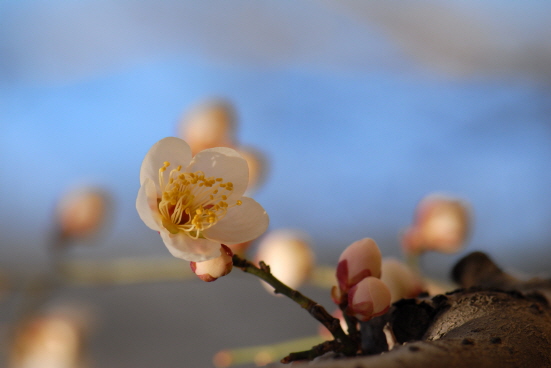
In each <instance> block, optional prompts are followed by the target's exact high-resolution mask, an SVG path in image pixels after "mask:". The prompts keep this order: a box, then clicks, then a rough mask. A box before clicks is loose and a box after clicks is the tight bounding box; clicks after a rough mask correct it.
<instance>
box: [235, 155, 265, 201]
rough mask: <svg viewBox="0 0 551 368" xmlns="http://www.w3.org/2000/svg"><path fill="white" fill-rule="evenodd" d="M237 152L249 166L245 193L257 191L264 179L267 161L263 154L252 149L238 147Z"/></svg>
mask: <svg viewBox="0 0 551 368" xmlns="http://www.w3.org/2000/svg"><path fill="white" fill-rule="evenodd" d="M237 152H239V154H240V155H241V156H243V158H244V159H245V160H246V161H247V164H248V165H249V185H248V186H247V193H252V192H254V191H255V190H256V189H258V188H259V187H260V186H261V185H262V184H263V183H264V180H265V179H266V172H267V166H268V165H267V160H266V157H265V156H264V154H263V153H262V152H260V151H258V150H257V149H255V148H252V147H239V148H238V149H237Z"/></svg>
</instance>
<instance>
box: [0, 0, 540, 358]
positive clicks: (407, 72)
mask: <svg viewBox="0 0 551 368" xmlns="http://www.w3.org/2000/svg"><path fill="white" fill-rule="evenodd" d="M550 11H551V5H550V4H548V3H546V2H541V1H535V0H534V1H525V2H522V3H519V2H508V3H504V2H502V1H494V0H492V1H485V2H478V1H474V0H468V1H463V2H461V3H454V4H449V3H444V2H439V1H425V0H423V1H415V2H414V1H405V2H404V1H394V0H393V1H388V0H385V1H382V0H381V1H370V2H362V1H348V0H342V1H339V2H333V1H324V0H322V1H309V0H301V1H287V0H278V1H262V2H260V1H245V0H232V1H216V0H203V1H201V2H192V1H149V0H144V1H140V2H134V1H124V0H123V1H107V0H100V1H88V0H85V1H79V2H65V1H50V2H34V1H26V0H25V1H21V0H20V1H9V0H8V1H2V2H1V3H0V192H1V193H2V194H1V200H0V274H1V275H2V280H7V281H5V284H7V285H12V286H14V285H15V286H16V287H5V288H4V291H5V292H4V294H3V295H4V297H3V299H1V301H0V302H1V303H2V304H0V312H1V315H0V318H1V320H0V321H1V322H2V325H1V326H0V328H1V329H2V336H3V339H4V341H7V340H8V337H7V336H9V333H8V332H9V329H10V321H12V320H13V316H14V315H16V314H17V311H19V309H20V307H19V304H18V303H19V302H20V301H21V295H20V294H21V293H20V292H19V286H21V285H25V284H26V282H27V281H28V280H31V279H33V278H36V277H40V275H41V274H43V273H44V272H48V270H49V269H50V268H51V259H50V257H49V250H48V249H49V248H48V247H49V246H50V242H51V237H52V232H53V229H54V227H55V223H56V220H55V216H54V215H55V209H56V206H57V205H58V203H59V201H60V200H61V198H63V196H64V195H65V194H66V193H67V192H69V191H70V190H73V189H75V188H79V187H82V186H94V187H98V188H101V189H102V190H103V191H105V192H106V193H108V194H109V195H108V197H109V206H108V208H109V211H108V212H109V214H108V217H107V220H106V224H105V225H106V226H105V227H104V228H102V231H101V232H100V234H97V237H95V238H94V239H91V240H86V241H82V242H77V243H82V244H78V245H82V246H78V247H72V248H71V249H70V250H69V257H70V258H71V259H73V260H88V261H98V262H104V261H106V262H109V261H113V260H117V259H123V258H124V259H126V258H132V259H140V260H141V259H155V260H159V259H160V260H163V259H169V255H168V252H167V250H166V248H165V246H164V245H163V244H162V241H161V239H160V238H159V236H158V234H156V233H155V232H154V231H151V230H150V229H148V228H147V227H146V226H145V225H144V224H143V223H142V221H141V220H140V219H139V217H138V215H137V212H136V210H135V198H136V194H137V191H138V189H139V169H140V165H141V162H142V160H143V157H144V156H145V154H146V152H147V151H148V150H149V148H150V147H151V146H152V145H153V144H154V143H155V142H156V141H158V140H159V139H161V138H163V137H166V136H180V131H181V124H182V122H185V117H186V116H187V115H186V114H188V113H189V112H190V111H192V110H193V109H194V108H195V107H196V106H198V105H200V104H202V103H204V102H205V101H210V100H212V99H222V100H224V101H226V102H227V103H229V104H230V105H231V106H232V107H233V109H234V113H235V123H236V127H237V129H236V133H235V135H236V136H235V140H236V142H237V144H238V145H239V146H242V147H252V148H254V150H258V152H260V153H261V154H262V157H263V158H264V161H263V162H264V165H265V169H264V172H265V177H264V180H263V183H262V185H259V187H258V188H257V189H256V190H255V191H254V192H253V193H252V194H251V195H252V196H253V197H254V198H255V199H256V200H257V201H258V202H260V203H261V204H262V205H263V206H264V208H265V209H266V210H267V212H268V214H269V215H270V219H271V222H270V229H271V230H274V229H283V228H290V229H299V230H301V231H304V232H305V233H307V234H308V235H309V236H310V237H311V240H312V248H313V251H314V253H315V255H316V259H317V262H318V263H319V264H327V265H334V264H336V260H337V258H338V256H339V254H340V252H341V251H342V250H343V249H344V247H346V246H347V245H348V244H350V243H351V242H353V241H355V240H357V239H360V238H363V237H372V238H374V239H375V240H376V241H377V242H378V244H379V246H380V247H381V251H382V253H383V255H385V256H400V254H401V249H400V233H401V231H403V229H404V228H405V227H407V226H408V225H409V224H410V223H411V221H412V217H413V212H414V210H415V206H416V204H417V203H418V202H419V200H420V199H421V198H422V197H424V196H425V195H426V194H429V193H432V192H445V193H451V194H453V195H456V196H458V197H460V198H463V199H465V200H467V201H468V202H469V203H470V204H471V208H472V211H473V214H474V218H473V228H472V232H471V237H470V240H469V242H468V244H467V245H466V247H465V248H464V249H463V250H462V251H461V252H460V253H458V254H455V255H451V256H450V255H437V254H427V255H426V256H424V257H423V259H422V265H423V269H424V270H426V273H427V274H429V275H431V276H432V277H436V278H443V279H445V278H447V277H448V272H449V269H450V267H451V266H452V265H453V264H454V262H455V261H456V260H457V259H458V258H459V257H461V256H463V255H464V254H466V253H467V252H470V251H473V250H482V251H485V252H487V253H489V254H490V255H491V257H492V258H494V259H495V260H496V261H497V262H498V263H499V264H501V265H502V266H503V267H504V268H507V269H513V270H516V271H517V272H520V273H524V274H531V275H533V274H545V273H546V272H547V271H548V264H549V259H550V257H551V248H550V247H549V244H550V241H551V226H550V225H549V224H551V170H550V169H551V167H550V166H551V164H550V162H551V161H550V160H551V144H550V143H551V93H550V88H549V86H550V83H551V43H549V39H550V38H551V26H550V24H549V22H548V18H549V17H548V16H549V14H550ZM253 249H254V245H253ZM178 267H179V266H178ZM181 267H182V268H187V267H188V264H187V262H182V263H181ZM304 291H305V293H307V294H309V295H312V296H314V297H315V298H316V299H319V301H320V302H321V303H322V304H325V305H329V306H330V303H331V302H330V299H329V295H328V291H327V290H324V289H320V288H316V287H314V286H311V285H310V286H305V289H304ZM48 303H49V304H56V303H58V304H60V305H61V304H70V305H73V307H74V305H77V306H78V307H74V308H76V309H79V310H82V309H84V310H86V312H85V313H84V314H86V315H87V316H88V317H86V319H92V320H93V322H90V323H91V324H92V325H93V326H94V328H93V329H92V330H93V331H92V333H91V335H90V337H89V341H88V344H87V346H88V348H87V351H88V352H87V354H88V355H89V364H88V366H89V367H102V368H104V367H133V368H139V367H152V366H160V367H161V366H162V367H193V368H196V367H209V366H212V363H211V359H212V356H213V355H214V353H216V352H217V351H218V350H220V349H224V348H231V347H239V346H247V345H252V344H259V343H271V342H277V341H283V340H285V339H289V338H293V337H299V336H307V335H312V334H315V333H316V330H317V326H316V323H315V321H313V320H312V321H310V319H311V318H310V317H309V316H307V315H306V314H305V313H304V312H303V311H301V310H300V308H298V307H295V306H294V305H292V303H291V302H290V301H288V300H284V299H283V298H277V299H275V298H274V297H272V296H271V295H269V294H268V293H266V292H265V291H264V289H263V288H262V287H261V286H260V284H259V283H258V282H257V280H254V279H253V277H251V276H249V275H242V274H240V272H236V271H234V272H232V274H230V275H229V276H226V277H225V278H223V279H220V280H218V281H216V282H214V283H210V284H205V283H202V282H201V281H199V280H196V279H190V280H187V281H182V280H176V281H167V282H156V283H151V282H142V283H127V284H124V285H112V284H109V283H106V284H104V285H100V286H97V285H96V286H93V287H90V286H87V287H74V286H69V287H64V288H61V289H59V290H56V292H55V293H54V295H53V297H52V298H51V300H49V301H48ZM90 316H93V317H90ZM2 354H3V355H2V357H3V359H5V356H6V355H7V353H6V351H4V352H3V353H2Z"/></svg>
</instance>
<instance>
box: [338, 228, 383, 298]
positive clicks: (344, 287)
mask: <svg viewBox="0 0 551 368" xmlns="http://www.w3.org/2000/svg"><path fill="white" fill-rule="evenodd" d="M368 276H373V277H380V276H381V251H380V250H379V247H378V246H377V243H375V241H374V240H373V239H370V238H364V239H361V240H358V241H356V242H354V243H352V244H351V245H349V246H348V247H347V248H346V249H345V250H344V251H343V252H342V254H341V256H340V258H339V263H338V265H337V281H338V282H339V287H340V289H341V291H342V292H343V293H345V292H347V291H348V290H349V289H350V288H351V287H352V286H354V285H356V284H357V283H358V282H360V281H361V280H362V279H364V278H366V277H368Z"/></svg>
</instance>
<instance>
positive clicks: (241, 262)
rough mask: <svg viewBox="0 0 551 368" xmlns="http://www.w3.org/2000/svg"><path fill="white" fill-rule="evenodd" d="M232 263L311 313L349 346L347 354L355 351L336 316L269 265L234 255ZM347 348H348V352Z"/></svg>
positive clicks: (340, 340)
mask: <svg viewBox="0 0 551 368" xmlns="http://www.w3.org/2000/svg"><path fill="white" fill-rule="evenodd" d="M233 265H234V266H235V267H237V268H240V269H241V270H242V271H244V272H247V273H250V274H252V275H255V276H257V277H259V278H260V279H262V280H264V281H266V282H267V283H268V284H270V285H271V286H272V287H273V288H274V292H275V293H277V294H282V295H285V296H287V297H289V298H290V299H291V300H293V301H294V302H295V303H297V304H298V305H300V306H301V307H302V308H304V309H305V310H306V311H307V312H308V313H310V315H312V317H314V318H315V319H317V320H318V321H319V322H321V323H322V324H323V325H324V326H325V327H327V329H328V330H329V331H330V332H331V334H332V335H333V337H335V339H336V340H338V341H339V342H340V343H342V344H343V345H344V346H346V347H348V346H350V348H346V349H345V351H346V352H345V353H348V354H347V355H352V354H355V353H356V347H355V346H352V345H353V342H352V340H351V339H350V337H349V336H348V335H347V334H346V333H345V332H344V331H343V329H342V328H341V325H340V321H339V320H338V319H337V318H335V317H333V316H331V315H330V314H329V313H328V312H327V311H326V310H325V308H323V307H322V306H321V305H319V304H318V303H316V302H315V301H313V300H312V299H310V298H308V297H306V296H304V295H302V294H301V293H300V292H298V291H297V290H294V289H291V288H290V287H289V286H287V285H285V284H284V283H282V282H281V281H279V280H278V279H277V278H276V277H275V276H274V275H272V273H271V272H270V267H269V266H267V265H266V264H265V263H264V262H260V267H257V266H255V265H254V264H252V263H251V262H249V261H247V260H246V259H242V258H240V257H239V256H237V255H234V256H233ZM348 350H350V352H348ZM352 350H353V351H352Z"/></svg>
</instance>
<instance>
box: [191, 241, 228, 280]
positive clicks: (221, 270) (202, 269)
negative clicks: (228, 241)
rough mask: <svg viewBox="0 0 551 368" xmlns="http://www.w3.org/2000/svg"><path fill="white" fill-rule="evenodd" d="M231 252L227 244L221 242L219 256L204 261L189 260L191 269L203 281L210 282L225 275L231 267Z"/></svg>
mask: <svg viewBox="0 0 551 368" xmlns="http://www.w3.org/2000/svg"><path fill="white" fill-rule="evenodd" d="M232 256H233V253H232V251H231V249H230V248H228V246H226V245H224V244H222V247H221V248H220V256H219V257H216V258H213V259H210V260H208V261H204V262H190V263H189V265H190V267H191V270H192V271H193V272H194V273H195V274H196V275H197V277H199V278H200V279H201V280H203V281H205V282H212V281H214V280H216V279H218V278H219V277H222V276H226V275H227V274H228V273H230V272H231V270H232V268H233V262H232Z"/></svg>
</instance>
